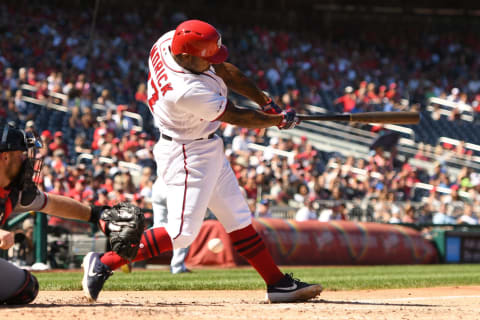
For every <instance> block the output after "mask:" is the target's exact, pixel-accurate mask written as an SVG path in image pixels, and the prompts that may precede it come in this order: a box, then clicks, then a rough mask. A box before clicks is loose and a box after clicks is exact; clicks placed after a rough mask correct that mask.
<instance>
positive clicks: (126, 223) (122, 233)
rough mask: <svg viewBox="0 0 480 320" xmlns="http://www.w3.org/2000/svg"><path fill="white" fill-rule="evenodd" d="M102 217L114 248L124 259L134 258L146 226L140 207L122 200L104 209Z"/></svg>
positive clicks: (106, 232)
mask: <svg viewBox="0 0 480 320" xmlns="http://www.w3.org/2000/svg"><path fill="white" fill-rule="evenodd" d="M100 219H101V220H103V221H105V234H106V235H107V236H108V237H109V238H110V244H111V245H112V250H113V251H115V252H116V253H118V255H119V256H121V257H122V258H124V259H127V260H133V258H135V256H136V255H137V252H138V247H139V245H140V239H141V238H142V234H143V231H144V228H145V217H144V215H143V213H142V212H141V210H140V208H139V207H137V206H134V205H133V204H131V203H127V202H121V203H119V204H117V205H115V206H113V207H111V208H108V207H107V208H106V209H105V210H103V211H102V213H101V217H100Z"/></svg>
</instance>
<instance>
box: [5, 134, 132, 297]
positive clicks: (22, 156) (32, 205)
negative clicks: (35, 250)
mask: <svg viewBox="0 0 480 320" xmlns="http://www.w3.org/2000/svg"><path fill="white" fill-rule="evenodd" d="M38 147H40V145H39V144H37V141H36V139H35V137H27V136H26V135H25V133H24V132H23V131H21V130H19V129H18V128H15V127H14V126H10V125H7V126H5V127H3V128H1V127H0V227H2V226H3V225H4V224H5V222H6V220H7V218H8V217H9V216H10V215H11V214H12V213H20V212H29V211H41V212H44V213H47V214H50V215H54V216H57V217H62V218H68V219H77V220H83V221H89V222H93V223H98V222H99V220H100V219H101V218H103V217H104V216H103V214H104V212H106V211H108V210H106V209H107V208H109V207H97V206H91V207H90V206H88V205H85V204H83V203H81V202H79V201H76V200H73V199H70V198H67V197H63V196H59V195H54V194H47V193H44V192H40V191H39V190H38V189H37V186H36V184H35V183H34V181H33V180H32V176H33V173H34V172H35V169H34V168H36V169H37V171H40V170H41V165H39V163H38V162H37V159H36V157H35V151H36V149H37V148H38ZM122 221H125V218H122ZM115 223H116V222H115V221H113V222H112V224H115ZM107 227H108V226H107ZM125 229H126V228H122V230H125ZM126 231H127V233H128V230H126ZM137 239H139V236H138V238H137ZM128 244H130V243H128ZM13 245H14V234H13V232H10V231H7V230H3V229H0V249H2V250H7V249H9V248H10V247H12V246H13ZM0 284H1V285H0V305H1V304H27V303H30V302H32V301H33V300H34V299H35V297H36V296H37V294H38V282H37V279H36V278H35V276H34V275H32V274H31V273H30V272H29V271H26V270H23V269H20V268H18V267H16V266H15V265H13V264H11V263H10V262H8V261H6V260H4V259H0Z"/></svg>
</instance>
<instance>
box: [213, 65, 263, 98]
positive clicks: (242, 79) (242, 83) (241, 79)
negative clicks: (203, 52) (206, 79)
mask: <svg viewBox="0 0 480 320" xmlns="http://www.w3.org/2000/svg"><path fill="white" fill-rule="evenodd" d="M213 67H214V68H215V72H216V74H217V75H218V76H220V77H221V78H222V79H223V81H224V82H225V84H226V85H227V87H228V88H229V89H230V90H233V91H234V92H236V93H238V94H241V95H242V96H245V97H247V98H249V99H250V100H252V101H254V102H256V103H257V104H258V105H260V106H263V105H265V104H267V102H268V100H269V98H268V97H267V95H265V94H264V93H263V92H262V90H260V89H259V88H258V87H257V86H256V85H255V83H254V82H253V81H252V80H250V79H249V78H247V77H246V76H245V75H244V74H243V72H242V71H240V69H238V68H237V67H236V66H234V65H233V64H231V63H228V62H224V63H222V64H219V65H213Z"/></svg>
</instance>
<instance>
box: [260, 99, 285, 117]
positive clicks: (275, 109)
mask: <svg viewBox="0 0 480 320" xmlns="http://www.w3.org/2000/svg"><path fill="white" fill-rule="evenodd" d="M262 111H263V112H265V113H269V114H280V113H282V112H283V110H282V108H280V107H279V106H278V105H277V104H276V103H275V102H274V101H273V100H272V98H270V99H269V100H268V101H267V104H266V105H264V106H262Z"/></svg>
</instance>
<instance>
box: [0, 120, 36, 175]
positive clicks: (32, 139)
mask: <svg viewBox="0 0 480 320" xmlns="http://www.w3.org/2000/svg"><path fill="white" fill-rule="evenodd" d="M0 132H2V135H1V139H0V153H1V152H9V151H24V152H25V153H26V155H27V157H26V159H25V161H24V163H23V166H24V167H25V169H27V172H29V173H30V174H31V178H32V181H33V182H34V183H35V184H38V182H39V180H40V173H41V171H42V167H43V158H41V157H40V154H38V155H37V150H38V149H40V148H41V147H42V143H41V142H40V140H39V139H38V138H37V135H36V134H35V133H34V132H28V133H25V132H24V131H23V130H21V129H18V128H16V127H15V126H13V125H11V124H7V125H5V127H4V128H3V130H1V131H0Z"/></svg>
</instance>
